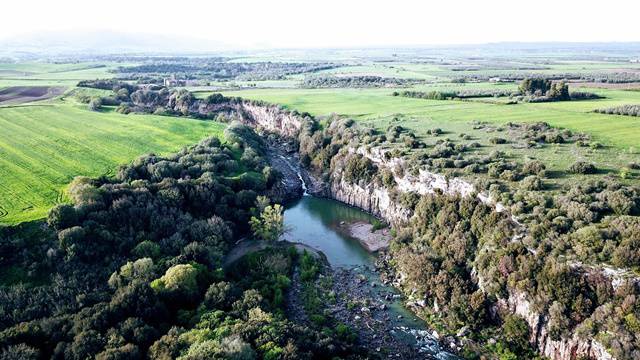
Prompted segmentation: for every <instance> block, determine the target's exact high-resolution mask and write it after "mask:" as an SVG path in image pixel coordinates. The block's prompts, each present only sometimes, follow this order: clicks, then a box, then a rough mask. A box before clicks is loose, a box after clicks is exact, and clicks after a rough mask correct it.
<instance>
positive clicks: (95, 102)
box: [89, 97, 102, 111]
mask: <svg viewBox="0 0 640 360" xmlns="http://www.w3.org/2000/svg"><path fill="white" fill-rule="evenodd" d="M101 108H102V99H101V98H99V97H96V98H93V99H91V101H90V102H89V110H91V111H98V110H100V109H101Z"/></svg>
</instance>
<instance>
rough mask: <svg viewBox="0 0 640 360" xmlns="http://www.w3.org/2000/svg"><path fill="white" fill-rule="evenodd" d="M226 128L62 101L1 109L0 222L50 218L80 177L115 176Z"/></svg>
mask: <svg viewBox="0 0 640 360" xmlns="http://www.w3.org/2000/svg"><path fill="white" fill-rule="evenodd" d="M222 130H223V125H222V124H218V123H214V122H205V121H199V120H192V119H186V118H171V117H163V116H152V115H121V114H118V113H116V112H114V111H109V110H107V111H105V112H91V111H88V110H86V107H85V106H80V105H75V104H72V103H70V102H69V103H68V102H62V101H57V102H54V103H42V104H41V105H39V104H38V103H36V104H35V105H30V106H15V107H3V108H0V174H2V176H1V177H0V216H1V218H0V223H2V224H15V223H19V222H22V221H27V220H34V219H39V218H42V217H44V216H46V214H47V211H48V210H49V208H50V207H52V206H53V205H55V204H56V203H58V202H61V201H64V200H65V199H64V196H63V190H64V188H65V186H66V185H67V184H68V183H69V182H70V181H71V180H72V179H73V177H75V176H78V175H85V176H100V175H108V174H113V173H114V170H115V169H116V168H117V166H118V165H119V164H123V163H128V162H130V161H131V160H133V159H134V158H136V157H138V156H140V155H143V154H146V153H150V152H154V153H170V152H174V151H176V150H178V149H180V148H181V147H183V146H187V145H191V144H193V143H195V142H197V141H199V140H201V139H202V138H204V137H207V136H211V135H220V134H221V133H222Z"/></svg>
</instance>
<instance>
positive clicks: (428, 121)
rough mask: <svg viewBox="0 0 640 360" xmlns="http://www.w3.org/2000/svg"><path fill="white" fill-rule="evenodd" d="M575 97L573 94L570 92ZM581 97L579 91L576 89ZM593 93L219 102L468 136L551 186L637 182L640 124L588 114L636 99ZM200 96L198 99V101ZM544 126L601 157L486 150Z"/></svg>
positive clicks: (341, 93) (566, 151)
mask: <svg viewBox="0 0 640 360" xmlns="http://www.w3.org/2000/svg"><path fill="white" fill-rule="evenodd" d="M499 86H500V87H505V86H506V87H515V85H513V84H506V85H504V84H502V85H494V84H489V83H481V84H465V85H460V84H450V83H449V84H437V85H422V86H418V87H416V89H417V90H422V91H429V90H450V89H452V88H454V89H463V88H495V87H499ZM574 90H578V89H574ZM579 90H583V89H579ZM584 90H588V91H593V92H596V93H598V94H600V95H602V96H604V97H605V98H604V99H598V100H585V101H568V102H552V103H518V104H513V105H505V104H499V103H489V102H488V101H487V99H472V100H470V101H458V100H445V101H443V100H424V99H412V98H406V97H398V96H392V92H393V91H394V89H255V90H251V89H249V90H243V91H227V92H224V94H225V95H229V96H241V97H245V98H250V99H259V100H264V101H268V102H272V103H277V104H281V105H283V106H285V107H287V108H289V109H295V110H298V111H300V112H309V113H311V114H313V115H316V116H323V115H329V114H331V113H337V114H339V115H343V116H348V117H351V118H354V119H356V120H358V121H360V122H362V123H364V124H367V125H370V126H372V127H375V128H377V129H380V130H381V131H385V130H386V129H387V128H388V127H389V126H390V125H400V126H403V127H405V128H407V129H410V130H411V131H413V132H414V133H415V134H416V135H417V136H418V137H420V138H421V139H422V140H424V141H425V142H426V143H427V145H434V144H435V142H436V141H437V140H439V139H442V138H448V139H450V140H451V141H453V142H459V143H468V142H469V141H463V140H462V139H461V138H460V137H461V136H462V135H469V136H471V139H472V141H477V142H480V143H481V144H483V147H481V148H479V149H478V150H475V152H476V153H478V155H483V154H488V153H490V152H491V151H493V150H500V151H504V152H505V153H507V154H509V155H510V156H511V157H512V158H514V159H516V160H521V161H524V160H526V159H538V160H542V161H543V162H544V163H545V164H547V166H548V168H549V169H550V170H551V171H552V173H554V174H555V177H556V178H555V179H554V180H553V181H554V183H557V184H559V185H560V184H567V183H572V182H575V181H579V180H580V179H581V178H582V176H577V175H569V174H567V173H566V169H567V168H568V167H569V166H570V165H571V164H572V163H574V162H576V161H589V162H593V163H595V164H597V166H598V168H599V169H600V171H601V172H602V173H607V174H610V175H612V176H615V177H618V175H619V174H620V172H621V171H623V169H624V171H625V172H626V173H627V175H625V177H626V179H625V181H629V182H640V174H639V173H638V172H637V171H629V169H627V166H628V165H629V164H630V163H632V162H637V161H638V160H639V159H640V118H638V117H629V116H617V115H605V114H597V113H593V110H594V109H597V108H605V107H610V106H615V105H620V104H627V103H640V92H637V91H623V90H610V89H584ZM204 95H205V93H202V94H200V95H199V96H204ZM488 100H489V101H491V100H492V99H488ZM539 121H543V122H547V123H549V124H551V125H552V126H555V127H561V128H566V129H569V130H572V131H576V132H583V133H587V134H589V135H590V136H591V138H592V140H593V141H596V142H598V143H600V144H602V147H601V148H599V149H592V148H588V147H587V148H583V147H579V146H577V145H576V144H548V145H545V146H544V147H542V148H539V149H530V148H524V149H523V148H518V147H516V146H514V144H513V143H512V142H511V141H510V142H509V143H507V144H503V145H498V144H490V143H489V140H490V139H491V138H492V137H496V136H498V137H500V136H504V137H507V138H508V134H500V131H501V130H502V128H501V126H503V125H505V124H507V123H509V122H514V123H523V122H539ZM477 122H483V123H487V124H490V125H492V126H493V127H494V128H495V129H496V131H495V132H491V131H487V130H486V129H474V125H473V124H475V123H477ZM434 128H439V129H442V130H443V131H444V135H442V136H440V137H438V138H435V137H433V136H430V135H428V134H427V132H428V131H429V130H430V129H434Z"/></svg>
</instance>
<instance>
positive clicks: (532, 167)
mask: <svg viewBox="0 0 640 360" xmlns="http://www.w3.org/2000/svg"><path fill="white" fill-rule="evenodd" d="M545 169H546V166H545V165H544V164H543V163H542V161H540V160H532V161H528V162H526V163H525V164H524V166H523V168H522V172H523V173H525V174H527V175H539V176H544V171H545Z"/></svg>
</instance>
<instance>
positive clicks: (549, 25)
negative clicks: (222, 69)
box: [0, 0, 640, 51]
mask: <svg viewBox="0 0 640 360" xmlns="http://www.w3.org/2000/svg"><path fill="white" fill-rule="evenodd" d="M173 4H174V3H171V2H168V1H164V0H162V1H154V2H150V1H142V2H125V1H123V0H114V1H111V2H110V3H109V5H108V6H104V7H101V8H100V9H99V10H94V9H91V8H90V7H88V6H86V3H83V2H81V1H77V0H63V1H61V2H56V3H50V2H40V1H25V2H11V3H9V4H6V5H4V9H3V10H4V13H5V14H8V15H10V16H6V19H3V22H1V23H0V44H5V47H6V46H9V45H11V44H16V43H17V44H20V45H28V44H27V43H28V41H24V39H32V40H33V39H36V40H38V39H40V40H41V41H40V42H36V46H48V45H49V44H52V46H55V45H56V44H55V41H56V40H58V42H63V43H64V41H67V42H68V44H66V45H68V46H78V47H79V48H82V46H83V44H82V41H81V40H74V38H73V36H66V35H65V36H62V35H58V36H59V37H61V39H55V37H56V34H77V38H76V39H82V37H83V36H84V37H93V38H94V40H95V41H94V42H95V43H96V45H99V43H100V40H101V39H100V37H101V36H102V34H111V35H110V36H113V34H116V35H118V36H120V37H121V38H120V39H116V40H115V41H124V42H126V40H127V37H129V38H135V39H140V38H142V39H146V40H145V41H148V42H153V39H154V38H156V40H163V39H164V43H162V42H159V44H157V46H165V47H167V48H171V46H175V47H177V48H182V49H181V50H185V49H189V48H192V50H197V49H200V50H203V49H210V50H213V51H217V50H239V49H247V50H252V49H309V48H376V47H416V46H433V47H440V46H464V45H481V44H492V43H549V42H553V43H613V42H620V43H625V42H637V41H640V37H639V35H638V32H637V30H636V29H635V25H634V24H635V18H634V17H635V14H637V13H638V11H640V3H632V4H629V3H625V2H624V1H621V0H611V1H610V2H609V8H615V9H619V11H617V12H616V13H615V14H607V13H603V12H602V9H601V7H599V6H596V5H595V4H585V3H584V2H580V3H577V2H574V1H567V2H562V3H560V2H557V1H552V0H540V1H537V2H536V3H535V4H532V5H531V6H529V7H528V8H527V9H526V11H522V10H520V11H519V12H518V11H516V12H515V13H514V11H513V10H514V8H513V5H512V4H511V3H510V2H509V1H504V0H496V1H492V2H491V3H490V4H487V3H482V4H480V3H477V2H473V1H466V0H463V1H458V2H455V3H448V4H425V3H421V2H416V1H407V0H400V1H397V2H395V3H393V4H388V5H383V4H379V3H371V2H366V3H365V2H361V1H352V2H339V1H336V0H328V1H325V2H322V3H318V4H309V3H305V4H302V5H301V4H300V3H299V2H295V1H291V0H279V1H275V2H269V3H265V2H257V1H241V2H236V3H203V4H196V5H191V6H190V7H176V6H174V5H173ZM596 24H597V26H595V25H596ZM130 34H132V35H134V36H129V35H130ZM122 36H124V37H122ZM116 37H117V36H116ZM67 38H69V39H67ZM74 41H78V43H77V44H74V43H73V42H74ZM172 42H174V43H175V44H171V43H172ZM7 44H9V45H7ZM124 45H127V44H124ZM151 46H152V47H154V46H156V45H151ZM163 50H164V49H163Z"/></svg>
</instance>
